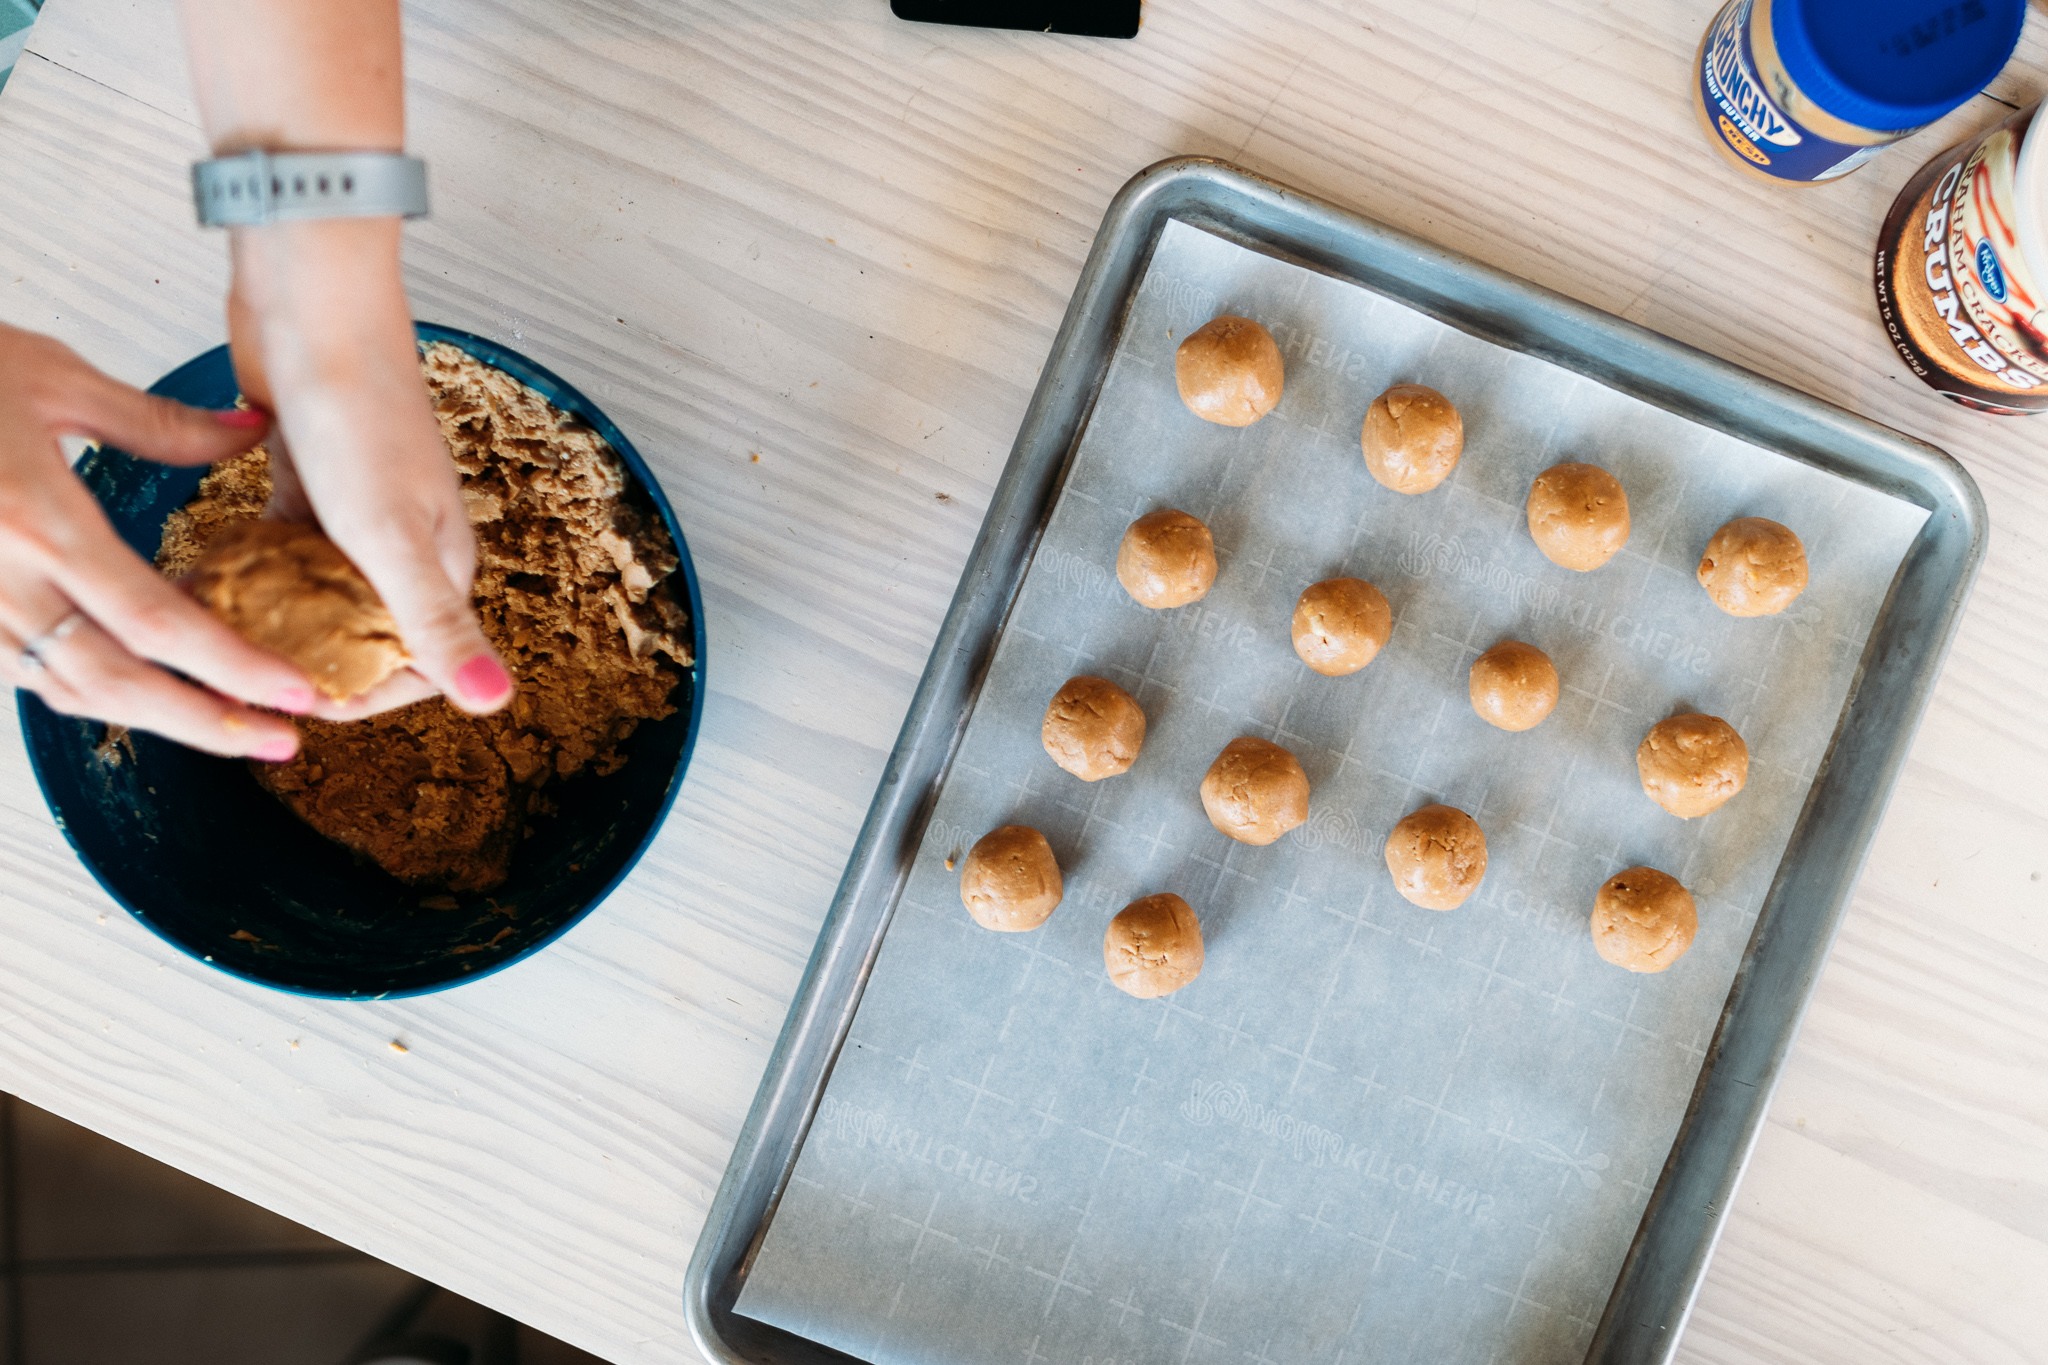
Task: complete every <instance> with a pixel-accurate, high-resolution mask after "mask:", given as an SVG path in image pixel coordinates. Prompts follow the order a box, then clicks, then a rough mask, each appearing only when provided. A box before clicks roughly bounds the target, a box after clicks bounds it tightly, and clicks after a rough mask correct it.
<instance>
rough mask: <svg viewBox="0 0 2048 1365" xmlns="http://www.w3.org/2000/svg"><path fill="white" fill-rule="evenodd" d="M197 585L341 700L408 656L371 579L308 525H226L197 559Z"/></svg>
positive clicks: (201, 594)
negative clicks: (364, 575) (371, 584)
mask: <svg viewBox="0 0 2048 1365" xmlns="http://www.w3.org/2000/svg"><path fill="white" fill-rule="evenodd" d="M191 589H192V595H193V596H194V597H196V598H198V599H199V602H200V605H202V606H204V607H205V608H206V609H207V610H208V611H210V612H212V613H213V614H214V615H215V616H217V617H219V618H220V619H221V620H222V621H224V622H226V623H227V625H228V627H229V628H230V629H232V630H233V631H234V632H235V633H236V634H237V635H239V636H241V637H242V638H243V639H245V640H247V641H249V642H250V643H251V644H253V645H257V646H259V647H261V648H263V649H267V650H269V651H270V652H271V653H273V654H281V655H283V656H284V657H285V658H287V659H289V660H291V661H292V662H293V663H295V664H297V665H298V666H299V668H300V669H301V670H303V671H304V673H305V675H306V676H307V677H308V678H309V679H311V680H312V683H313V686H315V687H317V688H319V689H320V690H321V691H322V692H325V693H326V694H327V695H328V696H330V697H332V698H334V699H335V700H336V701H346V700H347V699H348V698H350V697H354V696H360V695H361V694H362V693H364V692H367V691H369V690H370V689H371V688H373V687H375V686H376V685H377V684H378V683H380V682H383V681H384V680H385V679H386V678H388V677H390V676H391V675H392V674H393V673H396V672H397V671H398V670H399V669H401V668H403V667H404V666H405V665H406V664H407V663H408V662H409V659H408V658H407V656H406V652H405V645H404V644H403V643H402V642H401V641H400V640H399V638H398V626H397V623H395V622H394V621H393V620H392V619H391V613H390V612H389V611H387V610H385V607H384V600H383V599H382V598H380V597H379V596H377V590H376V589H375V588H373V587H371V586H370V580H368V579H367V578H364V577H363V575H362V573H361V571H360V570H358V569H357V568H356V566H355V565H354V564H352V563H350V562H349V558H348V556H347V555H345V554H343V553H342V552H341V548H340V547H339V546H337V545H336V544H335V543H334V542H333V541H331V540H329V539H328V538H327V537H326V536H324V535H322V534H321V533H320V532H319V531H317V530H315V529H314V528H313V527H311V526H304V525H299V524H297V523H294V522H284V521H245V522H239V523H236V524H234V525H231V526H229V527H227V528H226V529H225V530H223V531H221V532H220V533H219V534H218V535H216V536H215V537H214V538H213V540H212V541H211V542H210V543H209V544H208V545H207V547H206V552H205V553H204V554H203V555H201V556H200V557H199V562H198V563H197V564H195V565H194V566H193V568H192V580H191Z"/></svg>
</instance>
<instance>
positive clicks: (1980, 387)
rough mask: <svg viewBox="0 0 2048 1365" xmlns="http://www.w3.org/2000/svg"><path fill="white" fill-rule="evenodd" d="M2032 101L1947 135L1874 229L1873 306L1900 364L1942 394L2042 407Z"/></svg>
mask: <svg viewBox="0 0 2048 1365" xmlns="http://www.w3.org/2000/svg"><path fill="white" fill-rule="evenodd" d="M2039 109H2040V105H2038V104H2036V105H2035V106H2034V107H2033V108H2030V109H2023V110H2021V111H2020V112H2019V113H2017V114H2014V115H2013V116H2012V117H2011V118H2009V119H2007V120H2006V121H2005V122H2004V123H2001V124H1999V125H1998V126H1997V127H1996V128H1993V129H1992V130H1991V131H1990V132H1988V133H1986V134H1984V135H1983V136H1982V137H1980V138H1978V139H1976V140H1975V141H1973V142H1966V143H1962V144H1960V145H1958V146H1955V147H1951V148H1949V149H1948V150H1947V151H1945V152H1943V153H1942V154H1941V155H1940V156H1937V157H1935V158H1934V160H1932V161H1930V162H1928V163H1927V165H1926V166H1925V167H1923V168H1922V169H1921V171H1920V173H1919V174H1918V175H1916V176H1914V177H1913V178H1912V179H1911V180H1909V181H1907V182H1906V187H1905V188H1904V189H1902V190H1900V191H1899V197H1898V198H1897V199H1896V200H1894V201H1893V202H1892V207H1891V212H1890V213H1888V214H1887V215H1886V216H1885V221H1884V228H1883V230H1882V231H1881V232H1880V233H1879V234H1878V239H1877V260H1876V284H1877V307H1878V312H1879V313H1880V314H1881V315H1882V316H1883V318H1884V325H1885V329H1886V330H1887V331H1888V332H1890V334H1891V339H1892V345H1894V346H1895V347H1897V348H1898V352H1899V355H1900V357H1901V358H1903V359H1904V360H1905V362H1906V366H1907V368H1908V369H1910V370H1912V371H1913V373H1914V374H1917V375H1919V376H1920V378H1921V379H1923V380H1925V381H1926V382H1927V384H1928V385H1929V386H1930V387H1932V388H1933V389H1934V390H1935V391H1936V392H1937V393H1939V394H1941V395H1942V396H1943V397H1944V398H1952V399H1954V400H1955V401H1956V402H1958V403H1961V404H1962V405H1963V406H1965V407H1970V408H1976V409H1977V410H1979V411H1980V412H1991V413H1997V414H1999V415H2001V416H2008V417H2017V416H2026V415H2029V414H2032V413H2037V412H2041V411H2043V410H2048V311H2044V310H2048V300H2044V296H2043V294H2042V291H2041V286H2040V282H2042V281H2048V224H2044V221H2043V219H2044V216H2048V166H2044V164H2043V163H2044V162H2048V132H2044V134H2043V135H2042V136H2041V137H2034V136H2032V134H2031V131H2030V130H2031V129H2032V127H2033V124H2034V121H2035V115H2036V113H2037V112H2038V111H2039Z"/></svg>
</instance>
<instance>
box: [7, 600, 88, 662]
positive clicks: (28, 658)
mask: <svg viewBox="0 0 2048 1365" xmlns="http://www.w3.org/2000/svg"><path fill="white" fill-rule="evenodd" d="M84 624H85V613H84V612H82V611H80V610H78V609H77V608H76V607H74V608H72V609H71V610H70V611H68V612H66V613H65V614H64V616H63V619H61V620H59V621H58V622H57V624H56V625H54V626H51V627H50V628H49V629H48V630H46V631H44V632H43V633H42V634H41V635H38V636H36V637H35V638H34V639H32V640H29V641H28V642H27V643H26V644H24V645H22V647H21V652H20V653H19V654H16V655H15V656H14V666H15V667H16V668H18V669H20V670H21V671H22V672H23V673H46V672H48V671H49V667H50V666H49V663H48V662H47V661H46V660H45V659H44V658H43V651H44V650H47V649H48V648H49V647H50V646H51V645H54V644H56V643H57V642H58V641H60V640H62V639H63V638H64V637H65V636H67V635H69V634H71V632H72V631H74V630H77V629H78V628H79V627H80V626H82V625H84Z"/></svg>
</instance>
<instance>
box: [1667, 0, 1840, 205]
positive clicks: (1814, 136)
mask: <svg viewBox="0 0 2048 1365" xmlns="http://www.w3.org/2000/svg"><path fill="white" fill-rule="evenodd" d="M1753 4H1754V0H1733V3H1731V4H1730V5H1728V7H1727V8H1725V9H1723V10H1722V11H1721V12H1720V13H1719V14H1717V15H1715V16H1714V23H1713V26H1712V27H1711V28H1709V29H1708V30H1707V39H1706V42H1705V43H1703V44H1701V47H1700V70H1699V82H1700V90H1699V93H1700V101H1701V103H1702V105H1703V106H1704V107H1705V108H1706V110H1707V114H1708V118H1707V123H1708V125H1709V127H1711V128H1712V130H1713V133H1714V135H1715V136H1716V137H1718V138H1720V139H1721V141H1722V142H1723V143H1724V144H1726V146H1727V147H1728V149H1729V150H1730V151H1732V152H1734V153H1735V155H1737V156H1739V157H1741V158H1742V159H1743V160H1744V161H1746V162H1748V163H1749V164H1750V165H1751V166H1753V167H1755V168H1756V169H1757V170H1758V171H1761V172H1762V173H1763V174H1765V175H1768V176H1774V177H1776V178H1777V179H1780V180H1832V179H1834V178H1835V177H1836V176H1839V175H1847V174H1848V173H1849V172H1850V171H1853V170H1855V169H1856V168H1857V167H1858V166H1861V165H1862V164H1863V163H1864V162H1866V161H1868V160H1869V159H1870V158H1871V157H1873V156H1875V155H1876V154H1877V153H1878V151H1880V150H1881V148H1879V147H1870V146H1852V145H1850V144H1848V143H1844V142H1831V141H1829V140H1828V139H1827V138H1824V137H1822V136H1820V135H1819V134H1818V133H1815V132H1813V131H1812V130H1811V129H1808V128H1802V127H1801V126H1800V125H1799V124H1797V123H1795V122H1794V121H1793V119H1792V116H1791V115H1790V114H1788V113H1786V112H1785V110H1784V109H1783V108H1782V107H1781V106H1780V105H1779V104H1778V103H1777V101H1775V100H1773V99H1772V98H1771V96H1770V92H1769V90H1768V88H1767V87H1766V86H1765V84H1764V81H1763V80H1762V79H1761V78H1760V77H1759V76H1758V75H1757V68H1756V53H1755V50H1754V49H1753V48H1752V47H1751V45H1750V41H1749V21H1750V13H1751V8H1752V6H1753Z"/></svg>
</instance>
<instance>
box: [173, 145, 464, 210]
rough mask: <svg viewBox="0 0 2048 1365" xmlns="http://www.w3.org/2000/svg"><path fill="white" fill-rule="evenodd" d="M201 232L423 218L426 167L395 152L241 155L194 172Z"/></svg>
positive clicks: (204, 163) (205, 164)
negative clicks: (324, 220) (266, 225)
mask: <svg viewBox="0 0 2048 1365" xmlns="http://www.w3.org/2000/svg"><path fill="white" fill-rule="evenodd" d="M192 199H193V203H194V204H195V205H196V206H197V208H198V210H199V222H200V225H201V226H202V227H252V226H257V225H260V224H263V223H289V222H303V221H306V220H308V219H314V218H385V217H401V218H421V217H425V216H426V212H427V163H426V162H424V161H421V160H420V159H419V158H418V157H416V156H405V155H403V154H401V153H398V152H274V153H273V152H244V153H242V154H241V155H240V156H225V157H219V158H217V159H215V160H212V161H201V162H198V163H196V164H195V165H194V166H193V167H192Z"/></svg>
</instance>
